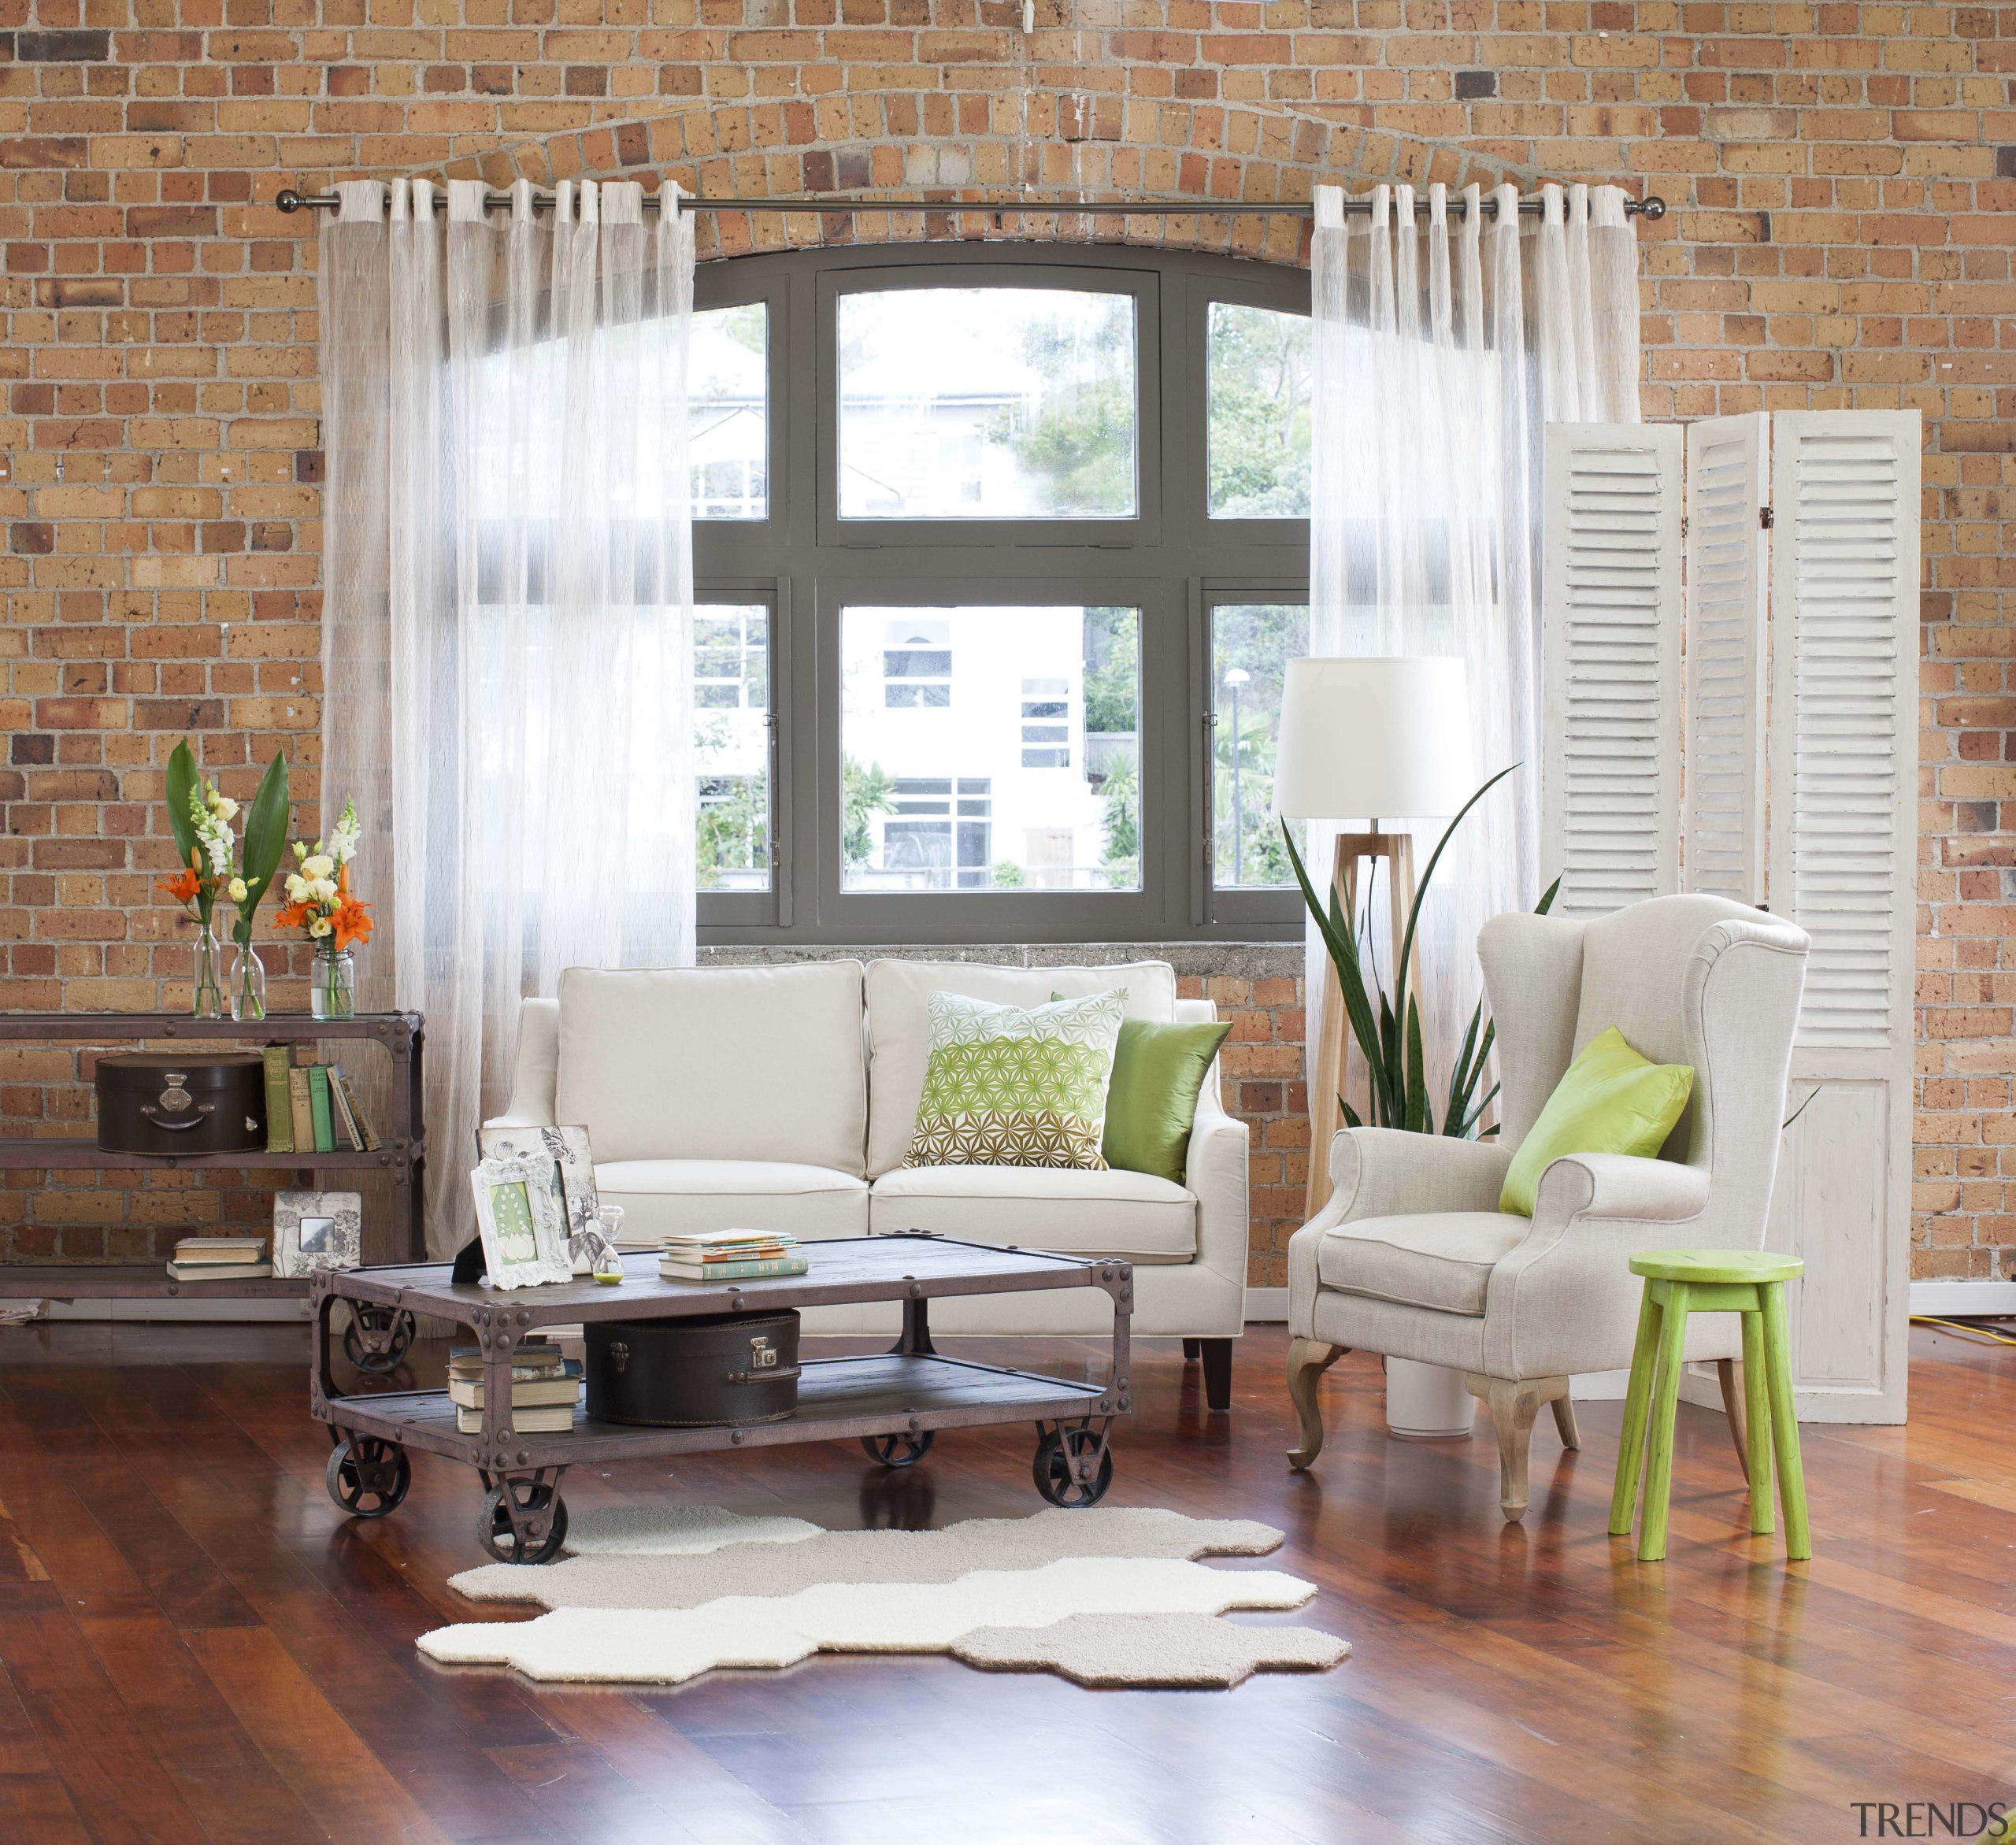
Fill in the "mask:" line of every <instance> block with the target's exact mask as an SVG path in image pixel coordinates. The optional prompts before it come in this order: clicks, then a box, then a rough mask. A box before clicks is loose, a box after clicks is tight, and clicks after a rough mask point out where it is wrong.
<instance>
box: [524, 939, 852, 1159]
mask: <svg viewBox="0 0 2016 1845" xmlns="http://www.w3.org/2000/svg"><path fill="white" fill-rule="evenodd" d="M861 1021H862V968H861V963H860V962H859V961H817V962H809V963H806V964H804V965H799V966H794V967H727V968H666V969H596V968H580V967H570V968H569V969H567V970H566V972H565V973H563V974H561V976H560V1058H559V1074H558V1081H557V1084H556V1085H555V1089H554V1113H555V1115H556V1117H558V1120H559V1121H561V1122H562V1123H563V1124H567V1125H569V1126H573V1125H579V1126H580V1127H584V1128H587V1131H588V1140H589V1144H590V1146H591V1148H592V1149H593V1151H594V1154H595V1158H596V1159H597V1160H598V1161H602V1160H617V1161H630V1160H686V1159H694V1160H780V1161H787V1162H796V1163H802V1164H803V1165H813V1166H830V1167H832V1169H834V1170H836V1172H842V1173H854V1174H855V1175H857V1176H858V1175H859V1174H860V1173H862V1153H863V1149H864V1143H865V1137H866V1133H867V1123H868V1116H867V1072H866V1060H865V1053H864V1050H863V1048H862V1024H861Z"/></svg>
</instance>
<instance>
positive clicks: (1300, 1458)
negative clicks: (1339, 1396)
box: [1288, 1339, 1350, 1467]
mask: <svg viewBox="0 0 2016 1845" xmlns="http://www.w3.org/2000/svg"><path fill="white" fill-rule="evenodd" d="M1347 1350H1350V1347H1347V1346H1341V1345H1332V1344H1330V1343H1328V1342H1327V1341H1326V1340H1324V1339H1290V1340H1289V1341H1288V1398H1289V1400H1290V1401H1291V1402H1293V1403H1294V1405H1295V1414H1296V1415H1297V1416H1298V1417H1299V1418H1300V1419H1301V1422H1302V1446H1301V1447H1299V1448H1290V1449H1289V1450H1288V1465H1290V1466H1291V1467H1306V1466H1307V1465H1309V1464H1310V1462H1312V1461H1314V1459H1315V1458H1316V1457H1317V1455H1318V1454H1321V1453H1322V1451H1323V1410H1322V1407H1321V1405H1320V1404H1319V1403H1318V1402H1317V1400H1316V1386H1317V1382H1318V1381H1319V1380H1321V1377H1322V1376H1323V1373H1325V1371H1327V1370H1329V1369H1330V1367H1331V1366H1332V1365H1334V1364H1336V1362H1337V1361H1338V1360H1339V1359H1340V1358H1342V1357H1343V1355H1344V1354H1345V1353H1346V1352H1347Z"/></svg>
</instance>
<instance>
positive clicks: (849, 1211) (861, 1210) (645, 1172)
mask: <svg viewBox="0 0 2016 1845" xmlns="http://www.w3.org/2000/svg"><path fill="white" fill-rule="evenodd" d="M595 1191H596V1192H597V1194H598V1195H599V1196H600V1198H601V1200H602V1202H603V1203H604V1204H617V1205H621V1206H622V1207H623V1230H622V1234H621V1236H618V1237H617V1243H619V1244H620V1245H621V1247H623V1248H624V1249H655V1248H656V1247H658V1239H660V1238H661V1237H664V1236H671V1235H672V1234H673V1232H675V1231H682V1232H683V1231H688V1230H784V1231H788V1232H790V1233H791V1235H792V1236H796V1237H800V1238H803V1239H806V1240H808V1241H809V1240H815V1239H825V1238H827V1237H832V1236H866V1235H867V1234H868V1185H867V1182H866V1181H865V1180H862V1179H860V1178H858V1177H857V1176H855V1175H854V1174H853V1173H839V1172H835V1171H834V1170H833V1169H832V1168H830V1167H828V1166H800V1165H789V1164H787V1163H784V1162H782V1161H769V1160H613V1161H612V1160H605V1161H601V1162H599V1163H598V1165H596V1167H595Z"/></svg>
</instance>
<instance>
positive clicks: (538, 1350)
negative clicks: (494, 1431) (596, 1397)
mask: <svg viewBox="0 0 2016 1845" xmlns="http://www.w3.org/2000/svg"><path fill="white" fill-rule="evenodd" d="M483 1373H484V1365H483V1354H482V1353H481V1352H480V1350H478V1349H477V1348H476V1347H474V1346H472V1345H469V1346H458V1347H455V1349H454V1350H453V1351H451V1352H450V1354H448V1399H449V1401H450V1402H452V1403H453V1404H454V1406H455V1426H456V1427H457V1428H459V1429H460V1430H461V1432H462V1433H463V1434H464V1435H480V1434H481V1433H482V1432H483V1409H484V1396H483V1381H484V1380H483ZM580 1393H581V1366H580V1363H579V1362H578V1361H576V1360H575V1359H572V1358H563V1357H562V1356H561V1351H560V1348H559V1347H558V1346H557V1345H554V1344H551V1343H548V1342H547V1341H546V1340H543V1339H528V1340H527V1341H526V1342H525V1343H524V1345H523V1346H521V1347H519V1350H518V1354H517V1358H515V1359H514V1360H513V1363H512V1365H511V1426H512V1427H513V1428H514V1429H517V1431H518V1432H520V1433H521V1434H524V1435H554V1434H558V1433H560V1432H562V1431H564V1430H566V1429H569V1428H573V1426H574V1406H575V1405H576V1402H578V1401H579V1400H580Z"/></svg>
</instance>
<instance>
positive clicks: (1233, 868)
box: [1211, 602, 1309, 891]
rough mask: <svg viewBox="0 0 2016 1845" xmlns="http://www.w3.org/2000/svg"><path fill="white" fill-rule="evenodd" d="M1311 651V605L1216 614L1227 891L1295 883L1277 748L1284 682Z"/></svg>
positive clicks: (1222, 872)
mask: <svg viewBox="0 0 2016 1845" xmlns="http://www.w3.org/2000/svg"><path fill="white" fill-rule="evenodd" d="M1308 651H1309V609H1308V607H1307V606H1306V604H1303V603H1295V602H1237V603H1230V602H1228V603H1221V604H1220V605H1219V606H1217V607H1216V608H1214V609H1212V611H1211V717H1212V719H1213V723H1212V726H1211V738H1212V749H1211V835H1212V881H1213V882H1214V884H1216V885H1217V888H1218V889H1220V890H1221V891H1225V890H1252V889H1254V888H1262V889H1265V888H1269V887H1274V886H1279V885H1285V884H1293V883H1294V881H1295V872H1294V869H1293V868H1292V866H1291V865H1289V863H1288V854H1287V852H1286V851H1285V850H1284V849H1283V847H1282V845H1281V825H1280V821H1277V819H1275V817H1274V813H1273V807H1274V745H1275V743H1276V742H1277V740H1278V739H1279V738H1280V733H1281V680H1282V678H1283V676H1284V673H1285V671H1286V669H1287V666H1288V661H1291V660H1295V659H1299V658H1301V657H1302V655H1303V654H1306V653H1307V652H1308ZM1296 844H1297V846H1298V847H1299V846H1300V844H1301V839H1300V837H1299V831H1298V837H1297V839H1296Z"/></svg>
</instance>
